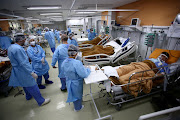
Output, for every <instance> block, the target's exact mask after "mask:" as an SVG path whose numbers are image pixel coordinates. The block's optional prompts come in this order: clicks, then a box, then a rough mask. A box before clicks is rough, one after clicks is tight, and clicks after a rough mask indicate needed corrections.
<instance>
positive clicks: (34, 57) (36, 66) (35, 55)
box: [27, 45, 49, 76]
mask: <svg viewBox="0 0 180 120" xmlns="http://www.w3.org/2000/svg"><path fill="white" fill-rule="evenodd" d="M27 54H28V56H29V58H30V59H31V64H32V69H33V71H34V72H35V73H36V74H37V75H38V76H42V75H44V74H45V73H47V72H48V71H49V65H48V62H47V61H46V59H45V62H44V64H42V62H41V59H42V58H43V57H44V58H45V57H46V56H45V52H44V50H43V49H42V47H41V46H39V45H36V46H35V47H32V46H29V47H28V49H27Z"/></svg>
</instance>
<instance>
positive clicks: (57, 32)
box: [54, 29, 60, 43]
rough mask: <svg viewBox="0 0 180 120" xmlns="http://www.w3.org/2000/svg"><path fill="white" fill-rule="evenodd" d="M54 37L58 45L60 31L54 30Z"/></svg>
mask: <svg viewBox="0 0 180 120" xmlns="http://www.w3.org/2000/svg"><path fill="white" fill-rule="evenodd" d="M54 34H55V37H56V39H57V40H58V43H60V31H59V30H58V29H56V30H55V33H54Z"/></svg>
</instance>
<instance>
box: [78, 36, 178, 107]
mask: <svg viewBox="0 0 180 120" xmlns="http://www.w3.org/2000/svg"><path fill="white" fill-rule="evenodd" d="M107 38H109V37H107V36H106V37H104V38H102V39H101V40H100V39H99V38H96V39H95V40H94V41H92V43H93V44H91V41H88V42H84V43H82V44H81V45H80V48H81V49H80V50H81V52H82V61H83V63H84V64H85V65H96V64H98V65H101V64H108V63H116V62H117V61H119V60H120V59H123V58H124V57H127V56H129V55H130V54H132V53H133V52H135V51H136V50H137V49H136V48H137V45H135V42H134V41H133V42H130V38H121V37H119V38H116V39H112V38H111V39H107ZM97 39H99V40H98V42H95V41H96V40H97ZM102 40H103V44H102V45H99V44H98V43H99V42H100V41H101V42H102ZM87 43H88V44H91V47H87V46H85V47H83V44H86V45H87ZM163 51H165V52H167V53H169V55H170V57H169V59H168V61H167V63H168V66H162V67H161V68H156V67H151V66H148V65H149V64H150V63H147V60H145V61H142V62H131V63H130V64H129V65H121V66H117V67H112V66H104V67H102V68H101V70H102V71H103V72H104V73H105V74H106V76H107V77H108V78H109V79H108V80H104V81H103V84H104V85H105V87H106V91H107V93H108V97H107V99H108V102H109V103H111V104H112V105H117V106H119V107H121V104H122V103H125V102H129V101H132V100H135V99H138V98H142V97H144V96H147V95H151V94H154V93H157V92H159V91H161V90H164V91H166V86H167V84H168V81H169V79H171V75H172V74H175V75H176V76H177V79H179V77H178V76H179V75H180V73H179V72H180V60H179V57H180V51H176V50H165V49H155V50H154V51H153V52H152V54H151V55H150V56H149V58H155V59H156V58H157V57H158V56H159V55H160V54H161V53H162V52H163ZM167 67H168V69H169V70H170V72H169V73H168V72H166V71H165V73H164V74H160V73H159V72H158V71H159V70H161V69H164V70H165V69H167ZM174 81H177V80H176V79H175V80H174Z"/></svg>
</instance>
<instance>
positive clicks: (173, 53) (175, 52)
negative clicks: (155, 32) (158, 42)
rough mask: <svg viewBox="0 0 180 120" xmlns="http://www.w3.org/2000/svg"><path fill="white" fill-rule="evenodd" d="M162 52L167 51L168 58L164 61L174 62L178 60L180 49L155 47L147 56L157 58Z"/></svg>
mask: <svg viewBox="0 0 180 120" xmlns="http://www.w3.org/2000/svg"><path fill="white" fill-rule="evenodd" d="M162 52H167V53H169V59H168V60H167V62H166V63H168V64H172V63H175V62H176V61H178V59H179V57H180V50H166V49H159V48H156V49H155V50H154V51H153V52H152V53H151V55H150V56H149V58H155V59H156V58H157V57H158V56H159V55H160V54H161V53H162Z"/></svg>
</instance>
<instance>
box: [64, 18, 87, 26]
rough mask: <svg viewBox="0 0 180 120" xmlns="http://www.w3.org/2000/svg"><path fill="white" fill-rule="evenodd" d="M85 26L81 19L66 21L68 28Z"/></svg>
mask: <svg viewBox="0 0 180 120" xmlns="http://www.w3.org/2000/svg"><path fill="white" fill-rule="evenodd" d="M83 24H84V19H81V20H66V26H71V25H83Z"/></svg>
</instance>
